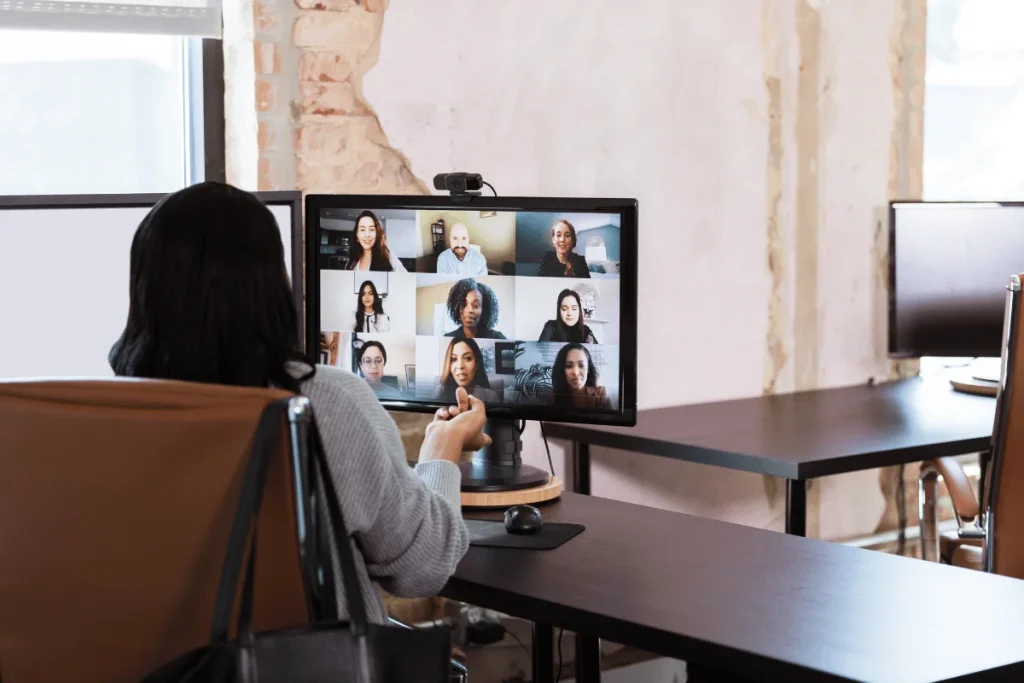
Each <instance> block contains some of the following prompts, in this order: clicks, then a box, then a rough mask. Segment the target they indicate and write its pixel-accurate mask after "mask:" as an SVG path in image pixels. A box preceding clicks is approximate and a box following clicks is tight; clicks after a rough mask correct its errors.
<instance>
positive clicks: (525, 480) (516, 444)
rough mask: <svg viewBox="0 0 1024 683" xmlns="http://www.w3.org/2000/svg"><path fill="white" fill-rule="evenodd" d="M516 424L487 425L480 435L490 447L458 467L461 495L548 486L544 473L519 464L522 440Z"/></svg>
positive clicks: (488, 423) (490, 422) (513, 421)
mask: <svg viewBox="0 0 1024 683" xmlns="http://www.w3.org/2000/svg"><path fill="white" fill-rule="evenodd" d="M516 423H517V420H498V419H494V420H488V421H487V424H486V425H485V426H484V432H485V433H486V434H488V435H489V436H490V437H491V441H492V443H491V445H490V446H487V447H486V448H483V449H481V450H480V451H477V452H476V453H474V454H473V459H472V460H470V461H469V462H464V463H461V464H460V465H459V467H460V469H461V470H462V491H463V492H464V493H491V492H498V491H519V490H522V489H532V488H536V487H539V486H544V485H545V484H547V483H548V480H549V479H550V476H549V475H548V473H547V472H545V471H544V470H542V469H539V468H537V467H532V466H530V465H524V464H523V461H522V459H521V458H520V454H521V453H522V452H523V440H522V438H521V436H520V434H519V427H518V425H517V424H516Z"/></svg>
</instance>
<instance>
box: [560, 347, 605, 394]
mask: <svg viewBox="0 0 1024 683" xmlns="http://www.w3.org/2000/svg"><path fill="white" fill-rule="evenodd" d="M600 379H601V378H600V376H599V374H598V372H597V368H596V367H594V360H593V358H591V356H590V351H588V350H587V347H585V346H583V344H575V343H574V344H566V345H565V346H563V347H562V348H561V350H560V351H559V352H558V355H557V356H556V357H555V364H554V366H553V367H552V368H551V393H552V394H553V399H554V400H553V404H554V406H555V407H556V408H568V409H575V410H581V409H583V410H588V409H589V410H595V409H596V410H613V409H614V406H613V405H612V400H611V399H610V398H609V397H608V392H607V390H606V389H605V388H604V387H603V386H601V385H600V383H599V382H600Z"/></svg>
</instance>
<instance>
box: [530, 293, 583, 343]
mask: <svg viewBox="0 0 1024 683" xmlns="http://www.w3.org/2000/svg"><path fill="white" fill-rule="evenodd" d="M537 341H542V342H578V343H581V344H596V343H597V337H595V336H594V333H593V332H592V331H591V330H590V327H589V326H588V325H585V324H584V323H583V305H582V304H581V303H580V295H579V294H577V293H576V292H574V291H572V290H571V289H563V290H562V291H561V293H560V294H559V295H558V305H557V306H555V319H554V320H549V321H547V322H546V323H544V329H543V330H541V333H540V339H538V340H537Z"/></svg>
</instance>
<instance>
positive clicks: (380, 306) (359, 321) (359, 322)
mask: <svg viewBox="0 0 1024 683" xmlns="http://www.w3.org/2000/svg"><path fill="white" fill-rule="evenodd" d="M366 285H370V291H372V292H373V312H374V313H376V314H377V315H384V302H383V301H382V300H381V298H380V294H378V293H377V285H375V284H373V280H366V281H365V282H363V284H361V285H359V294H357V295H356V331H357V332H362V330H363V322H364V321H365V320H366V313H365V312H364V311H363V290H364V289H366Z"/></svg>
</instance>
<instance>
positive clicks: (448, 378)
mask: <svg viewBox="0 0 1024 683" xmlns="http://www.w3.org/2000/svg"><path fill="white" fill-rule="evenodd" d="M456 344H465V345H466V346H468V347H469V350H470V351H472V352H473V357H474V358H475V359H476V371H475V373H474V375H473V381H471V382H470V383H469V387H468V388H467V391H469V390H472V389H473V387H481V388H483V389H490V388H491V380H489V379H487V368H485V367H484V356H483V354H482V353H480V346H479V344H477V343H476V340H475V339H469V338H466V339H452V340H451V341H450V342H448V351H447V353H446V354H445V356H444V363H442V365H441V391H442V393H443V394H444V397H445V400H448V401H454V400H455V390H456V389H458V387H459V385H458V383H457V382H456V381H455V377H454V376H453V375H452V352H453V351H454V350H455V345H456Z"/></svg>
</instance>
